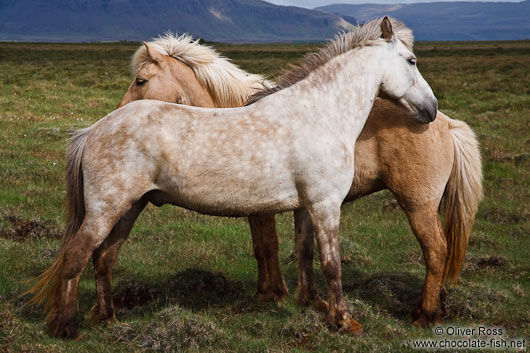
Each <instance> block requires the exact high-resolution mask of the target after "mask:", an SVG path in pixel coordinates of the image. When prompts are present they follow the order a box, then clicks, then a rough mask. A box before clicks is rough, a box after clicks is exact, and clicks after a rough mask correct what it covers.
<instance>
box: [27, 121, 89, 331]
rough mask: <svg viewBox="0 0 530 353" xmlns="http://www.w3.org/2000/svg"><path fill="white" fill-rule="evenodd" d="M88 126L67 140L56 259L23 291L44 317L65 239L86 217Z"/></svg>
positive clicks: (55, 291)
mask: <svg viewBox="0 0 530 353" xmlns="http://www.w3.org/2000/svg"><path fill="white" fill-rule="evenodd" d="M87 132H88V129H84V130H80V131H78V132H77V133H76V134H75V135H74V136H72V138H71V139H70V141H69V143H68V148H67V155H66V159H67V163H66V202H67V213H66V230H65V234H64V236H63V239H62V243H61V247H60V248H59V251H58V252H57V255H56V256H55V260H54V261H53V263H52V264H51V266H50V267H48V268H47V269H46V271H44V272H43V273H42V274H41V275H40V276H39V277H37V279H36V280H37V283H36V284H35V285H34V286H33V287H32V288H31V289H29V290H28V291H27V292H25V293H24V294H23V295H26V294H30V295H32V296H33V297H32V298H31V299H30V300H29V301H28V302H27V304H30V305H41V304H43V303H44V308H45V310H46V311H47V312H48V316H47V318H46V321H49V319H50V316H51V315H52V313H51V310H52V309H53V308H54V307H55V304H56V301H57V300H58V297H59V290H60V284H61V280H60V278H59V276H60V274H61V272H62V270H63V267H64V255H65V250H66V247H67V244H68V242H69V241H70V240H71V239H72V238H73V237H74V235H75V234H76V232H77V230H78V229H79V228H80V227H81V223H82V222H83V219H84V218H85V200H84V191H83V172H82V166H81V159H82V155H83V148H84V146H85V143H86V137H87Z"/></svg>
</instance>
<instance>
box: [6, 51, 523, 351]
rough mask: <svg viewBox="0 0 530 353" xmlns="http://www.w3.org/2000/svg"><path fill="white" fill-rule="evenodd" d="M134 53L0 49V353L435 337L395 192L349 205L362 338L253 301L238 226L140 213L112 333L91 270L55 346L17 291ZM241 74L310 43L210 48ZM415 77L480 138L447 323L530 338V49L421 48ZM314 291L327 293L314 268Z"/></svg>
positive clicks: (49, 247) (287, 248) (294, 310)
mask: <svg viewBox="0 0 530 353" xmlns="http://www.w3.org/2000/svg"><path fill="white" fill-rule="evenodd" d="M136 47H137V45H136V44H128V43H123V44H22V43H18V44H17V43H0V83H1V85H0V351H1V352H95V351H98V352H133V351H138V352H141V351H149V350H161V351H180V350H189V351H201V352H203V351H234V352H263V351H270V352H280V351H292V352H302V351H304V352H305V351H317V352H395V351H412V348H410V347H408V346H407V345H406V342H407V341H409V340H411V339H418V338H430V339H432V338H434V334H433V331H432V330H431V329H418V328H414V327H412V325H411V320H410V318H409V315H408V313H409V312H410V310H411V309H412V308H413V307H414V306H415V305H416V303H417V302H418V301H419V296H420V295H421V289H422V285H423V278H424V271H425V268H424V264H423V260H422V258H421V251H420V248H419V245H418V243H417V242H416V240H415V238H414V235H413V234H412V232H411V231H410V228H409V225H408V222H407V220H406V218H405V216H404V214H403V213H402V212H401V211H400V210H399V208H398V207H397V205H396V203H395V201H394V200H393V197H392V195H391V194H390V193H388V192H380V193H377V194H374V195H371V196H369V197H365V198H363V199H361V200H359V201H357V202H355V203H351V204H348V205H345V206H343V213H342V223H341V251H342V255H343V286H344V291H345V295H346V299H347V302H348V304H349V307H350V309H351V311H352V313H353V316H354V317H355V318H356V319H358V321H360V322H361V324H362V325H363V326H364V329H365V331H366V335H364V336H362V337H349V336H343V335H339V334H336V333H333V332H331V331H329V330H328V329H327V328H326V327H325V326H324V324H323V323H322V320H321V316H320V315H319V314H318V313H316V312H314V311H312V310H302V309H300V308H299V307H297V306H296V304H295V300H294V295H291V297H290V298H289V299H288V300H287V301H285V302H283V303H280V304H259V303H258V302H257V301H256V299H255V298H254V297H253V294H254V291H255V287H256V281H257V271H256V264H255V261H254V259H253V252H252V244H251V239H250V233H249V230H248V225H247V223H246V220H245V219H224V218H214V217H207V216H202V215H198V214H196V213H193V212H189V211H186V210H182V209H178V208H176V207H171V206H164V207H162V208H159V209H158V208H155V207H153V206H149V207H148V208H147V209H146V210H145V211H144V212H143V213H142V215H141V216H140V218H139V219H138V221H137V223H136V226H135V228H134V229H133V231H132V234H131V236H130V238H129V240H128V241H127V242H126V243H125V245H124V246H123V248H122V250H121V253H120V257H119V259H118V262H117V264H116V266H115V267H114V293H115V295H116V296H115V303H116V306H117V317H118V320H120V323H117V324H108V325H105V326H98V327H93V326H91V325H90V324H89V323H88V320H87V313H88V311H89V309H90V307H91V306H92V303H93V300H94V297H95V285H94V281H93V270H92V266H91V264H90V265H89V266H88V267H87V270H86V271H85V273H84V274H83V276H82V278H81V282H80V290H79V294H80V301H79V311H80V315H78V325H79V327H80V329H81V332H82V334H83V340H82V341H81V342H78V343H73V342H65V341H62V340H59V339H53V338H50V337H49V336H48V335H47V334H46V333H45V331H44V329H45V327H44V323H43V320H44V318H43V314H42V310H41V309H32V308H22V304H23V303H24V299H21V298H19V295H20V294H21V293H22V292H23V291H24V290H26V289H27V288H29V286H30V284H29V283H25V282H24V281H26V280H28V279H31V278H33V277H34V276H36V275H38V274H40V273H41V272H42V271H43V270H44V269H45V268H46V267H47V266H48V265H49V264H50V263H51V262H52V260H53V257H54V255H55V252H56V251H57V248H58V246H59V240H58V238H59V237H60V236H61V234H62V230H63V227H64V217H65V210H64V197H65V184H64V176H63V175H64V168H65V158H64V147H65V140H66V138H67V137H68V135H69V133H70V132H71V131H73V130H75V129H78V128H82V127H86V126H89V125H90V124H92V123H94V122H95V121H97V120H98V119H100V118H101V117H103V116H104V115H105V114H107V113H108V112H110V111H111V110H112V109H113V108H114V107H115V106H116V104H117V103H118V101H119V100H120V98H121V96H122V95H123V94H124V92H125V91H126V89H127V87H128V85H129V83H130V80H131V76H130V74H129V59H130V57H131V55H132V53H133V51H134V50H135V49H136ZM215 47H216V48H217V49H218V50H220V51H221V52H223V53H224V54H225V55H227V56H228V57H230V58H232V59H233V61H234V62H235V63H237V64H239V65H240V66H241V67H242V68H243V69H245V70H247V71H251V72H256V73H262V74H265V75H268V76H269V77H270V78H274V77H275V76H276V75H277V74H278V73H279V72H280V70H281V68H285V67H287V65H288V64H289V63H296V62H298V61H299V60H300V58H301V56H302V55H303V54H304V53H305V52H307V51H308V50H311V49H315V45H302V44H297V45H221V44H219V45H215ZM415 51H416V54H417V56H418V65H419V67H420V70H421V71H422V73H423V74H424V77H425V78H426V79H427V81H428V82H429V83H430V84H431V86H432V87H433V90H434V91H435V94H436V95H437V97H438V98H439V107H440V110H442V111H443V112H445V113H446V114H448V115H449V116H451V117H453V118H456V119H460V120H463V121H466V122H467V123H468V124H469V125H470V126H471V127H472V128H473V129H474V130H475V132H476V133H477V135H478V137H479V140H480V143H481V150H482V156H483V161H484V186H485V199H484V201H483V202H482V204H481V205H480V209H479V212H478V215H477V222H476V225H475V228H474V231H473V235H472V237H471V240H470V245H469V252H468V255H467V257H466V262H465V265H464V270H463V274H462V278H461V280H460V281H459V283H458V285H457V286H454V287H452V288H450V289H449V295H448V298H447V304H446V310H447V315H446V319H445V320H446V324H451V325H455V326H456V325H458V326H461V327H476V326H478V325H485V326H500V327H503V328H504V329H505V331H504V332H505V334H504V335H503V337H502V338H505V339H510V338H525V337H526V339H527V345H528V337H529V336H530V280H529V279H530V241H529V240H530V239H529V235H530V206H529V202H530V182H529V181H530V154H529V150H530V41H518V42H476V43H458V42H455V43H450V42H440V43H418V44H417V46H416V50H415ZM277 219H278V232H279V236H280V242H281V245H280V260H281V264H282V269H283V272H284V275H285V277H286V281H287V285H288V287H289V290H290V292H291V293H292V294H293V293H294V291H295V288H296V276H297V270H296V262H295V260H294V259H293V256H292V252H293V248H294V247H293V240H294V236H293V224H292V214H291V213H287V214H282V215H280V216H278V217H277ZM315 268H316V270H317V276H318V281H319V286H320V290H321V293H325V286H324V281H323V277H322V274H321V272H320V268H319V265H318V261H317V262H316V265H315Z"/></svg>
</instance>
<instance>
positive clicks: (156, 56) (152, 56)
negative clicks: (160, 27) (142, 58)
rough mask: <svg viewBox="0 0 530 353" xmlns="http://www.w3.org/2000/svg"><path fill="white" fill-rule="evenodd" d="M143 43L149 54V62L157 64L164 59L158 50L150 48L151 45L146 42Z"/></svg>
mask: <svg viewBox="0 0 530 353" xmlns="http://www.w3.org/2000/svg"><path fill="white" fill-rule="evenodd" d="M142 43H143V44H144V45H145V50H146V52H147V57H148V58H149V60H151V61H155V62H156V61H159V60H160V59H162V54H160V52H159V51H158V50H156V49H154V48H153V47H151V46H149V44H147V43H146V42H142Z"/></svg>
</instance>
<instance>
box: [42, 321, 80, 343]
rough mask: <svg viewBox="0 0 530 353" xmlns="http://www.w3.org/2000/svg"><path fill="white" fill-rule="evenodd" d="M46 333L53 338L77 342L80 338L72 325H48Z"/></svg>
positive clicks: (53, 323)
mask: <svg viewBox="0 0 530 353" xmlns="http://www.w3.org/2000/svg"><path fill="white" fill-rule="evenodd" d="M48 333H49V334H50V335H52V336H54V337H60V338H64V339H67V340H73V341H76V342H77V341H79V340H81V338H82V336H81V335H80V334H79V332H78V331H77V329H76V328H75V326H74V324H73V323H72V324H67V325H61V324H60V323H58V322H57V321H55V322H51V323H50V324H48Z"/></svg>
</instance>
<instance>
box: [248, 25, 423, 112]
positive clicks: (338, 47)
mask: <svg viewBox="0 0 530 353" xmlns="http://www.w3.org/2000/svg"><path fill="white" fill-rule="evenodd" d="M382 20H383V19H382V18H379V19H375V20H372V21H370V22H368V23H366V24H365V25H363V26H360V27H356V28H355V29H354V30H353V31H350V32H342V33H339V34H336V35H335V38H334V39H333V40H331V41H330V42H329V43H328V44H327V45H326V46H325V47H323V48H321V49H320V50H319V51H317V52H314V53H309V54H307V55H306V56H305V57H304V61H303V62H302V64H300V65H299V66H295V67H292V68H291V70H289V71H287V72H285V73H284V74H282V75H281V76H280V77H279V78H278V79H277V80H276V82H277V84H276V86H274V87H271V88H265V89H263V90H262V91H261V92H258V93H256V94H255V95H253V96H252V97H250V99H249V100H248V102H247V103H246V104H247V105H249V104H252V103H254V102H256V101H258V100H260V99H261V98H263V97H266V96H268V95H271V94H273V93H274V92H278V91H280V90H282V89H284V88H287V87H289V86H292V85H294V84H295V83H297V82H299V81H301V80H303V79H304V78H306V77H307V76H308V75H309V74H310V73H311V72H313V71H315V70H316V69H318V68H319V67H321V66H323V65H325V64H326V63H328V62H329V61H330V60H331V59H333V58H335V57H337V56H339V55H342V54H344V53H346V52H347V51H349V50H352V49H354V48H358V47H363V46H368V45H374V44H377V43H380V42H381V41H382V40H384V39H382V38H381V21H382ZM389 20H390V23H391V24H392V30H393V32H394V34H395V35H396V37H397V39H398V40H400V41H401V42H403V44H405V46H406V47H407V48H409V49H410V50H411V51H412V48H413V45H414V36H413V35H412V31H411V30H410V29H409V28H408V27H406V26H405V25H404V24H403V23H402V22H400V21H398V20H396V19H394V18H389Z"/></svg>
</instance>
